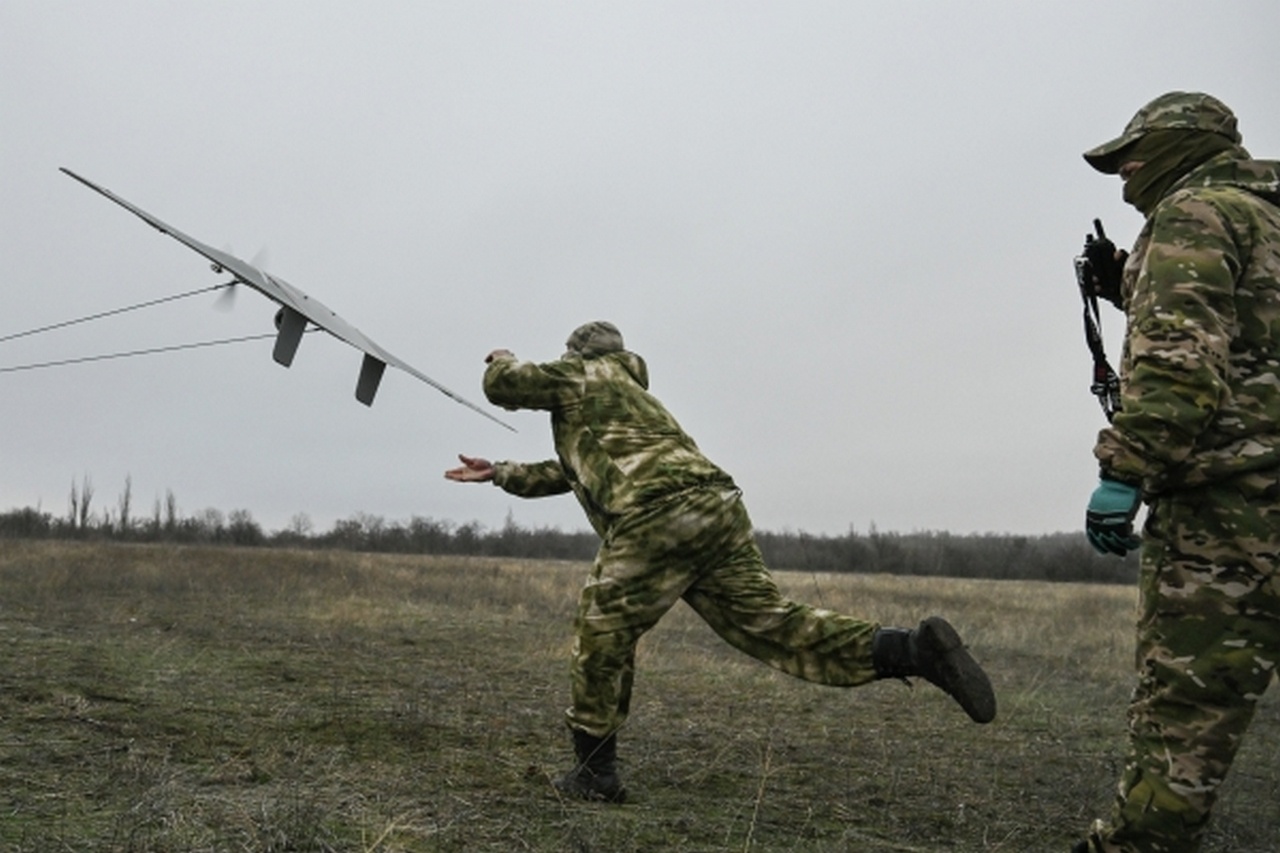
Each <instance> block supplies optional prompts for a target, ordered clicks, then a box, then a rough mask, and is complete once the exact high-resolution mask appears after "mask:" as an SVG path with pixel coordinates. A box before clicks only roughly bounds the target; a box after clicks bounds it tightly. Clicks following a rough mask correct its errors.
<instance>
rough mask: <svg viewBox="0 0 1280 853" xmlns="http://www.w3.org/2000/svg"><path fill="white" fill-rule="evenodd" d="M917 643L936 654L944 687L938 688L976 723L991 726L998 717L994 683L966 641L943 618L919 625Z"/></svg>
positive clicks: (933, 618)
mask: <svg viewBox="0 0 1280 853" xmlns="http://www.w3.org/2000/svg"><path fill="white" fill-rule="evenodd" d="M919 631H920V633H919V635H918V639H917V642H920V643H925V644H927V645H928V646H929V648H930V649H931V650H932V651H933V653H934V656H935V660H938V661H939V662H940V666H939V669H940V670H941V673H940V674H941V676H942V680H943V684H941V685H939V686H941V687H942V689H943V690H945V691H946V692H947V693H949V694H951V696H952V697H953V698H954V699H955V700H956V701H957V702H959V703H960V707H961V708H964V710H965V713H966V714H968V715H969V717H970V719H972V720H973V721H974V722H975V723H989V722H991V721H992V720H994V719H995V718H996V694H995V691H994V690H992V689H991V680H990V679H988V678H987V674H986V673H985V672H984V671H983V670H982V667H981V666H979V665H978V662H977V661H976V660H974V659H973V656H972V655H970V654H969V650H968V649H966V648H965V646H964V641H963V640H961V639H960V635H959V634H957V633H956V629H955V628H953V627H951V623H950V622H948V621H947V620H946V619H943V618H942V617H941V616H930V617H929V618H928V619H926V620H924V621H923V622H921V623H920V629H919Z"/></svg>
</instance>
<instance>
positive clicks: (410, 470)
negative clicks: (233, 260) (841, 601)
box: [0, 0, 1280, 534]
mask: <svg viewBox="0 0 1280 853" xmlns="http://www.w3.org/2000/svg"><path fill="white" fill-rule="evenodd" d="M1208 8H1212V10H1213V11H1212V13H1211V15H1206V11H1205V10H1206V9H1208ZM1277 31H1280V4H1277V3H1275V2H1274V0H1253V2H1224V3H1220V4H1216V5H1213V6H1212V7H1208V6H1206V5H1205V4H1203V3H1200V2H1186V1H1185V0H1148V1H1146V2H1126V3H1113V2H1102V0H1077V2H1042V3H1028V2H1025V0H986V2H966V3H956V2H942V0H935V2H926V0H921V2H901V3H891V2H852V0H839V2H768V3H765V2H742V0H733V1H732V2H730V1H729V0H721V2H702V0H679V2H674V1H673V2H661V0H659V2H609V3H600V2H590V3H588V2H450V3H444V2H422V1H421V0H415V2H408V0H405V2H367V3H352V2H342V3H338V2H318V0H290V2H259V1H258V0H254V1H253V2H249V0H244V1H243V2H201V0H188V1H187V2H182V3H177V2H159V0H155V1H154V2H140V0H115V2H112V3H109V4H108V3H89V2H83V0H79V2H65V0H0V280H2V281H3V295H4V297H3V299H4V301H3V310H0V337H4V336H6V335H10V334H14V333H18V332H22V331H24V330H27V329H31V328H35V327H40V326H43V325H46V324H52V323H58V322H61V321H65V320H68V319H73V318H76V317H79V316H83V315H86V314H92V313H96V312H101V311H108V310H111V309H115V308H117V307H121V306H125V305H130V304H134V303H138V302H142V301H147V300H152V299H158V298H163V297H165V296H169V295H173V294H177V293H182V292H186V291H189V290H193V289H195V288H199V287H203V286H208V285H212V284H216V283H217V282H218V281H219V280H220V279H219V278H218V277H216V276H215V275H214V274H213V273H212V272H211V271H210V269H209V267H208V265H207V264H206V263H204V262H203V261H202V260H201V259H200V258H199V257H198V256H196V255H195V254H193V253H191V252H190V251H189V250H187V249H185V248H183V247H182V246H180V245H179V244H177V243H176V242H174V241H173V240H171V239H169V238H167V237H165V236H163V235H161V234H160V233H158V232H157V231H155V230H153V229H151V228H149V227H147V226H146V225H145V224H143V223H142V222H141V221H140V220H138V219H136V218H134V217H133V216H132V215H130V214H129V213H127V212H126V211H124V210H123V209H121V208H118V207H116V206H115V205H113V204H111V203H110V202H109V201H107V200H106V199H104V198H102V197H100V196H98V195H96V194H94V193H92V192H91V191H89V190H88V189H86V188H85V187H83V186H81V185H80V184H78V183H76V182H75V181H72V180H71V179H69V178H67V177H66V176H65V175H63V174H61V173H60V172H59V171H58V169H59V167H63V166H65V167H68V168H70V169H73V170H74V171H77V172H79V173H80V174H83V175H84V176H86V177H88V178H89V179H91V180H94V181H96V182H98V183H101V184H102V185H104V186H106V187H108V188H109V189H111V190H113V191H114V192H116V193H117V194H119V195H121V196H123V197H124V198H126V199H128V200H130V201H132V202H134V203H135V204H137V205H139V206H141V207H143V208H145V209H147V210H148V211H150V212H151V213H153V214H155V215H156V216H159V217H160V218H162V219H164V220H166V221H168V222H170V223H171V224H172V225H174V226H176V227H177V228H180V229H182V230H184V231H186V232H187V233H189V234H191V235H192V236H194V237H196V238H198V239H201V240H203V241H204V242H206V243H209V244H210V245H213V246H216V247H220V248H230V249H232V250H233V251H235V252H236V253H237V254H240V255H242V256H244V257H246V258H249V257H253V256H258V257H259V258H260V259H262V265H263V266H264V268H266V269H268V270H269V271H270V272H272V273H273V274H276V275H279V276H281V277H283V278H285V279H287V280H288V281H289V282H291V283H292V284H294V285H295V286H297V287H300V288H302V289H303V290H305V291H307V292H308V293H310V294H311V295H312V296H314V297H316V298H318V299H320V300H322V301H323V302H325V303H326V304H327V305H329V306H330V307H331V308H333V309H334V310H336V311H337V312H338V313H339V314H341V315H342V316H343V317H344V318H345V319H347V320H348V321H349V322H351V323H353V324H354V325H356V326H357V327H359V328H360V329H361V330H362V331H363V332H364V333H366V334H367V335H368V336H370V337H371V338H372V339H374V340H375V341H377V342H378V343H379V344H381V345H382V346H384V347H385V348H387V349H388V350H390V351H391V352H393V353H395V354H396V355H398V356H400V357H401V358H402V359H404V360H405V361H407V362H408V363H410V364H412V365H413V366H415V367H417V368H418V369H419V370H421V371H423V372H424V373H426V374H428V375H429V376H431V377H432V378H433V379H435V380H437V381H438V382H440V383H442V384H444V385H446V386H448V387H449V388H451V389H452V390H454V391H456V392H458V393H459V394H462V395H463V396H465V397H468V398H470V399H472V400H474V401H475V402H477V403H480V404H482V405H485V406H486V407H487V404H486V403H484V399H483V395H482V393H481V391H480V387H479V386H480V375H481V372H482V368H483V364H482V359H483V357H484V355H485V354H486V353H487V352H488V351H489V350H491V349H493V348H495V347H500V346H501V347H507V348H510V349H512V350H514V351H515V352H516V354H517V355H519V356H521V357H524V358H530V359H535V360H549V359H552V358H554V357H556V356H557V355H559V353H560V352H561V351H562V343H563V341H564V339H565V337H566V335H567V333H568V332H569V331H570V330H571V329H573V328H574V327H575V326H577V325H578V324H580V323H582V322H584V321H587V320H592V319H610V320H612V321H614V322H615V323H617V324H618V326H619V327H620V328H621V329H622V331H623V333H624V335H625V336H626V339H627V343H628V345H629V347H630V348H631V349H633V350H635V351H637V352H639V353H641V354H642V355H644V356H645V357H646V359H647V360H648V362H649V367H650V373H651V377H652V387H653V390H654V391H655V392H656V393H657V394H658V396H659V397H660V398H661V399H663V400H664V401H665V402H666V403H667V404H668V405H669V407H670V408H671V409H672V410H673V412H675V414H676V415H677V417H678V418H679V419H680V421H681V422H682V424H683V425H684V427H685V428H686V429H687V430H688V431H689V432H690V433H691V434H692V435H693V436H694V437H695V438H696V439H697V440H698V442H699V444H700V445H701V447H702V448H703V450H704V451H705V452H706V453H707V454H708V455H709V456H710V457H711V458H712V459H714V460H716V461H717V462H718V463H719V464H721V465H722V466H723V467H725V468H726V469H727V470H728V471H730V472H731V473H732V474H733V475H734V476H735V477H736V478H737V480H738V482H739V484H740V485H741V486H742V488H743V490H744V491H745V493H746V498H747V503H748V506H749V507H750V508H751V511H752V515H753V517H754V519H755V521H756V524H757V526H759V527H761V528H764V529H769V530H804V531H808V532H813V533H827V534H839V533H843V532H846V531H848V530H849V529H850V528H852V529H854V530H858V531H864V532H865V531H866V530H867V529H868V528H869V527H870V526H871V525H875V527H877V528H878V529H880V530H886V531H901V532H911V531H920V530H935V531H950V532H955V533H984V532H996V533H1026V534H1039V533H1048V532H1056V531H1062V530H1074V529H1076V528H1077V527H1078V525H1079V523H1080V519H1081V516H1082V514H1083V506H1084V504H1085V502H1086V500H1087V498H1088V495H1089V492H1090V491H1091V489H1092V487H1093V485H1094V482H1095V477H1096V469H1095V465H1094V462H1093V459H1092V456H1091V452H1090V451H1091V447H1092V443H1093V439H1094V436H1095V433H1096V431H1097V429H1098V428H1099V427H1100V426H1101V425H1102V415H1101V413H1100V410H1099V409H1098V406H1097V404H1096V402H1095V401H1094V399H1093V398H1092V396H1091V395H1090V394H1089V392H1088V384H1089V376H1090V369H1089V368H1090V362H1089V358H1088V355H1087V353H1086V351H1085V348H1084V344H1083V340H1082V334H1081V321H1080V302H1079V297H1078V294H1077V292H1076V289H1075V283H1074V279H1073V275H1072V266H1071V259H1072V256H1073V255H1074V254H1075V253H1076V252H1077V251H1078V248H1079V245H1080V243H1081V241H1082V239H1083V236H1084V234H1085V232H1086V231H1087V230H1088V229H1089V227H1090V222H1091V220H1092V219H1093V217H1095V216H1100V217H1102V219H1103V221H1104V222H1105V223H1106V224H1107V226H1108V231H1109V233H1110V234H1112V235H1113V236H1114V237H1115V238H1116V239H1117V242H1118V243H1123V244H1127V243H1128V242H1129V241H1131V240H1132V238H1133V236H1134V235H1135V234H1136V232H1137V229H1138V227H1139V225H1140V220H1139V217H1138V215H1137V214H1136V213H1135V212H1134V211H1132V210H1131V209H1129V208H1127V207H1125V206H1124V204H1123V203H1122V201H1121V200H1120V185H1119V182H1118V181H1116V180H1115V179H1108V178H1105V177H1103V176H1100V175H1096V174H1094V173H1093V172H1091V171H1090V170H1089V169H1088V168H1087V167H1086V166H1085V164H1084V162H1083V160H1082V159H1081V158H1080V152H1081V151H1083V150H1084V149H1086V148H1088V147H1090V146H1092V145H1094V144H1096V143H1099V142H1102V141H1104V140H1106V139H1109V138H1111V137H1112V136H1115V135H1116V134H1118V133H1119V131H1120V129H1121V128H1122V127H1123V125H1124V124H1125V123H1126V122H1127V121H1128V119H1129V118H1130V116H1131V115H1132V114H1133V112H1134V111H1135V110H1136V109H1137V108H1138V107H1139V106H1141V105H1142V104H1143V103H1145V102H1146V101H1148V100H1150V99H1151V98H1152V97H1154V96H1156V95H1158V94H1161V93H1163V92H1165V91H1168V90H1171V89H1197V90H1204V91H1208V92H1211V93H1213V94H1215V95H1217V96H1218V97H1220V98H1222V99H1223V100H1225V101H1226V102H1227V103H1228V104H1229V105H1231V106H1232V107H1233V108H1234V109H1235V111H1236V113H1237V115H1238V116H1239V117H1240V126H1241V130H1242V132H1243V133H1244V136H1245V144H1246V146H1248V147H1249V148H1250V149H1251V150H1252V151H1253V153H1254V154H1255V155H1257V156H1264V157H1276V156H1280V109H1278V108H1277V107H1278V105H1280V102H1278V101H1277V99H1276V93H1275V80H1276V79H1277V76H1278V75H1277V71H1280V54H1278V53H1277V52H1276V48H1275V41H1274V35H1275V33H1276V32H1277ZM262 252H265V254H260V253H262ZM216 302H217V299H216V297H215V296H214V295H212V294H206V295H202V296H199V297H193V298H188V299H182V300H178V301H175V302H171V303H166V304H164V305H161V306H158V307H155V308H150V309H147V310H145V311H135V312H130V313H128V314H124V315H120V316H117V317H112V318H110V319H105V320H101V321H96V322H92V323H86V324H82V325H76V326H73V327H70V328H66V329H62V330H58V331H56V332H49V333H46V334H40V335H31V336H26V337H22V338H17V339H12V340H9V341H4V342H0V368H11V367H15V366H22V365H26V364H31V363H39V362H45V361H50V360H59V359H66V358H76V357H82V356H90V355H98V354H106V353H113V352H121V351H129V350H135V349H145V348H152V347H165V346H174V345H179V344H185V343H191V342H196V341H205V340H216V339H222V338H230V337H236V336H242V335H251V334H255V333H259V332H263V333H266V332H270V331H271V330H272V329H271V319H272V315H273V313H274V307H273V305H272V304H271V303H269V302H268V301H267V300H266V299H264V298H263V297H261V296H259V295H257V294H255V293H252V292H249V293H243V294H241V295H240V296H239V298H238V299H237V300H236V302H235V304H234V306H233V308H232V309H231V310H229V311H227V310H219V309H218V307H217V306H216ZM1104 323H1105V324H1106V325H1105V330H1106V334H1107V339H1108V345H1109V348H1110V349H1111V350H1112V351H1113V352H1118V349H1119V337H1120V332H1121V328H1122V327H1121V320H1120V317H1119V315H1118V314H1115V313H1113V312H1111V313H1108V314H1107V315H1106V316H1105V318H1104ZM270 349H271V343H270V341H259V342H254V343H244V344H238V345H234V346H222V347H210V348H205V349H197V350H190V351H181V352H174V353H169V354H164V355H151V356H145V357H135V358H126V359H118V360H109V361H99V362H92V363H86V364H79V365H73V366H65V367H58V368H48V369H39V370H17V371H15V370H6V371H5V372H0V400H3V406H0V442H2V447H0V509H8V508H15V507H23V506H38V507H41V508H42V509H44V510H47V511H50V512H52V513H54V514H57V515H61V514H63V513H65V512H66V510H67V504H68V496H69V494H70V491H71V487H72V484H73V483H77V484H78V483H82V482H84V481H85V480H86V479H87V480H88V481H89V482H90V483H91V484H92V487H93V489H94V492H95V502H96V505H95V508H96V509H99V510H100V509H105V508H114V507H115V506H116V504H117V501H118V499H119V497H120V495H121V494H122V493H123V491H124V488H125V483H126V481H128V482H130V483H131V491H132V500H133V507H134V512H135V514H136V513H141V514H143V515H147V514H149V513H150V511H151V507H152V505H153V504H154V502H155V501H156V500H158V499H163V496H164V495H165V494H166V492H172V493H173V495H174V497H175V499H176V501H177V504H178V507H179V510H180V511H181V512H182V514H183V515H193V514H196V513H198V512H200V511H202V510H203V509H205V508H215V509H218V510H221V511H223V512H229V511H231V510H234V509H246V510H248V511H250V512H251V513H252V514H253V516H254V518H255V519H257V520H258V521H259V522H260V523H261V524H262V525H263V526H264V527H266V528H267V529H269V530H274V529H279V528H282V527H285V526H287V525H289V524H290V522H291V520H292V519H294V518H295V516H297V515H299V514H302V513H305V514H306V515H307V517H309V518H310V519H311V520H312V522H313V524H314V525H315V527H316V528H317V529H327V528H328V527H329V526H330V525H331V524H332V523H333V522H334V521H335V520H338V519H344V518H349V517H352V516H354V515H356V514H359V513H364V514H368V515H372V516H381V517H383V518H385V519H386V520H388V521H398V520H408V519H409V518H411V517H412V516H427V517H432V518H436V519H446V520H451V521H455V522H459V523H461V522H467V521H479V522H480V523H482V524H484V525H486V526H498V525H501V524H502V522H503V520H504V518H506V516H507V514H508V513H511V514H512V516H513V517H514V519H515V520H516V521H517V522H518V523H521V524H523V525H526V526H543V525H550V526H557V527H560V528H562V529H566V530H577V529H584V528H585V524H584V522H583V520H582V517H581V514H580V511H579V509H578V507H577V506H576V504H575V503H574V502H573V500H572V499H571V498H569V497H561V498H552V499H546V500H542V501H521V500H519V499H516V498H512V497H509V496H507V495H504V494H502V493H501V492H499V491H498V490H497V489H494V488H491V487H487V486H473V485H462V484H456V483H449V482H446V481H445V480H444V479H443V477H442V472H443V470H444V469H445V468H447V467H449V466H451V465H452V464H453V463H454V460H455V458H456V454H457V453H459V452H466V453H470V454H479V455H486V456H490V457H492V458H496V459H506V458H510V459H529V460H533V459H542V458H546V457H547V456H549V455H550V453H551V443H550V437H549V430H548V428H547V420H546V416H545V415H544V414H541V413H529V412H520V413H514V414H509V415H508V414H504V413H502V412H499V411H497V410H495V414H498V415H500V416H502V417H503V418H505V419H506V420H507V421H508V422H509V423H510V424H511V425H513V426H514V427H516V429H517V432H514V433H512V432H509V431H507V430H505V429H503V428H501V427H499V426H497V425H496V424H494V423H493V422H491V421H489V420H486V419H484V418H482V417H480V416H479V415H477V414H476V413H475V412H472V411H470V410H468V409H466V408H465V407H463V406H460V405H458V404H457V403H455V402H453V401H451V400H449V399H448V398H447V397H445V396H443V395H441V394H439V393H438V392H436V391H434V390H433V389H431V388H430V387H428V386H427V385H424V384H422V383H420V382H418V381H417V380H415V379H413V378H411V377H409V376H408V375H406V374H404V373H399V372H396V371H388V373H387V376H386V378H385V379H384V381H383V384H382V388H381V391H380V392H379V396H378V399H377V400H376V402H375V404H374V405H373V407H372V408H365V407H364V406H362V405H361V404H359V403H357V402H356V401H355V400H354V398H353V391H354V387H355V380H356V375H357V372H358V368H359V363H360V358H359V354H358V353H357V352H356V351H355V350H353V349H351V348H350V347H348V346H346V345H345V344H342V343H340V342H339V341H337V340H335V339H333V338H330V337H327V336H321V335H312V336H308V337H307V338H306V339H305V340H304V341H303V345H302V348H301V350H300V351H299V353H298V356H297V359H296V361H295V363H294V365H293V367H292V368H290V369H287V370H286V369H284V368H281V367H279V366H277V365H276V364H274V363H273V362H272V360H271V357H270Z"/></svg>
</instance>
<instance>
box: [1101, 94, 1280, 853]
mask: <svg viewBox="0 0 1280 853" xmlns="http://www.w3.org/2000/svg"><path fill="white" fill-rule="evenodd" d="M1162 111H1163V112H1162ZM1135 127H1136V132H1135ZM1144 127H1145V128H1154V127H1172V128H1175V129H1176V128H1180V127H1181V128H1185V129H1189V130H1201V131H1206V130H1207V131H1210V132H1211V133H1216V134H1220V135H1222V136H1225V137H1227V139H1228V140H1229V142H1230V143H1231V144H1228V145H1227V146H1226V147H1227V150H1225V151H1223V152H1222V153H1219V154H1217V155H1214V156H1212V157H1210V159H1208V160H1206V161H1205V162H1203V163H1201V164H1199V165H1197V166H1195V167H1194V168H1192V169H1191V171H1189V172H1187V173H1186V174H1185V175H1183V176H1181V177H1179V178H1178V179H1177V180H1176V181H1174V182H1173V183H1172V184H1171V186H1170V187H1169V188H1168V191H1167V192H1165V193H1164V194H1163V196H1162V197H1160V198H1159V199H1158V201H1156V202H1155V205H1154V208H1152V209H1151V210H1150V211H1149V213H1148V218H1147V220H1146V223H1145V225H1144V227H1143V229H1142V232H1141V233H1140V235H1139V237H1138V239H1137V242H1136V243H1135V245H1134V248H1133V251H1132V252H1131V254H1130V256H1129V260H1128V262H1127V264H1126V267H1125V272H1124V280H1123V283H1122V294H1123V298H1124V302H1125V311H1126V315H1127V320H1128V332H1127V336H1126V340H1125V351H1124V355H1123V359H1122V370H1121V381H1122V409H1121V411H1120V412H1119V413H1118V414H1117V415H1116V416H1115V419H1114V421H1113V423H1112V425H1111V426H1110V427H1109V428H1107V429H1104V430H1103V431H1102V432H1101V434H1100V435H1099V438H1098V443H1097V446H1096V448H1095V455H1096V456H1097V458H1098V460H1099V461H1100V463H1101V466H1102V471H1103V475H1104V476H1105V477H1111V478H1114V479H1121V480H1127V481H1130V482H1135V483H1136V482H1140V483H1141V484H1142V487H1143V493H1144V495H1145V496H1146V499H1147V501H1148V503H1149V504H1150V507H1149V510H1148V515H1147V521H1146V525H1145V528H1144V537H1143V544H1142V550H1141V570H1140V581H1139V593H1140V605H1139V614H1138V625H1137V666H1138V684H1137V686H1136V688H1135V690H1134V695H1133V698H1132V702H1131V704H1130V708H1129V714H1128V718H1129V753H1128V757H1127V761H1126V766H1125V770H1124V772H1123V774H1122V778H1121V780H1120V783H1119V787H1118V792H1117V799H1116V802H1115V806H1114V808H1113V810H1112V813H1111V816H1110V818H1109V820H1107V821H1098V822H1097V823H1096V824H1095V825H1094V827H1093V831H1092V833H1091V835H1090V839H1089V845H1090V849H1091V850H1094V851H1102V852H1103V853H1119V851H1124V853H1133V852H1134V851H1142V852H1143V853H1155V851H1160V853H1172V851H1194V850H1197V849H1199V846H1200V840H1201V838H1202V836H1203V833H1204V829H1205V826H1206V824H1207V822H1208V820H1209V814H1210V810H1211V808H1212V805H1213V801H1214V798H1215V795H1216V791H1217V789H1218V786H1219V785H1220V784H1221V782H1222V781H1223V778H1224V777H1225V776H1226V773H1227V771H1228V769H1229V768H1230V766H1231V763H1232V760H1233V758H1234V757H1235V754H1236V751H1237V750H1238V748H1239V746H1240V741H1241V738H1242V736H1243V735H1244V733H1245V731H1246V729H1247V728H1248V725H1249V721H1250V719H1251V718H1252V716H1253V713H1254V709H1255V706H1256V703H1257V701H1258V699H1259V698H1260V697H1261V696H1262V694H1263V692H1264V691H1265V690H1266V689H1267V686H1268V685H1269V684H1270V682H1271V679H1272V677H1273V673H1274V672H1275V667H1276V662H1277V660H1278V659H1280V576H1278V575H1277V561H1278V560H1280V208H1278V207H1277V206H1276V205H1277V203H1278V202H1280V164H1277V163H1274V162H1263V161H1256V160H1251V159H1249V155H1248V153H1247V152H1245V151H1244V149H1243V148H1240V147H1239V141H1240V139H1239V135H1238V133H1237V132H1236V130H1235V120H1234V117H1233V116H1231V114H1230V111H1229V110H1227V109H1226V107H1225V106H1223V105H1222V104H1221V103H1220V102H1218V101H1216V100H1214V99H1209V98H1207V96H1203V95H1194V94H1192V95H1187V94H1184V93H1170V95H1166V96H1162V98H1160V99H1157V100H1156V101H1154V102H1152V104H1149V105H1148V106H1147V107H1144V110H1143V111H1140V112H1139V113H1138V115H1137V116H1135V117H1134V121H1133V122H1131V123H1130V128H1128V129H1126V134H1128V136H1129V137H1130V139H1129V140H1128V141H1127V142H1126V141H1125V139H1126V137H1123V136H1122V137H1120V139H1118V140H1116V141H1114V142H1113V143H1109V144H1108V145H1107V146H1100V147H1099V148H1098V149H1094V150H1093V151H1091V152H1090V153H1089V154H1086V155H1085V156H1086V159H1089V161H1090V162H1091V163H1092V164H1093V165H1095V167H1097V168H1099V169H1100V170H1101V171H1112V172H1114V171H1115V167H1116V166H1117V164H1118V160H1117V159H1116V158H1117V154H1118V155H1120V156H1119V159H1121V160H1122V159H1123V154H1124V150H1123V149H1124V146H1125V145H1130V144H1132V143H1133V137H1135V136H1137V135H1140V133H1141V131H1142V130H1143V128H1144ZM1108 148H1110V150H1105V149H1108ZM1129 150H1130V151H1132V149H1129ZM1104 156H1110V157H1111V158H1112V159H1111V160H1110V162H1109V164H1108V165H1109V166H1110V167H1109V168H1104V166H1103V165H1101V164H1100V163H1101V162H1102V161H1101V158H1103V157H1104ZM1135 159H1140V158H1135Z"/></svg>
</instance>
